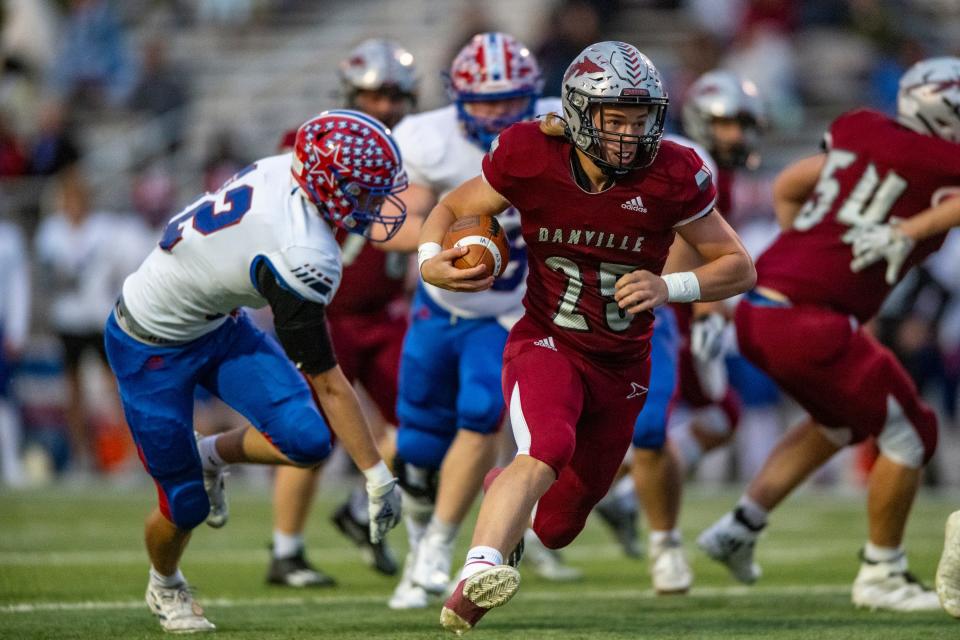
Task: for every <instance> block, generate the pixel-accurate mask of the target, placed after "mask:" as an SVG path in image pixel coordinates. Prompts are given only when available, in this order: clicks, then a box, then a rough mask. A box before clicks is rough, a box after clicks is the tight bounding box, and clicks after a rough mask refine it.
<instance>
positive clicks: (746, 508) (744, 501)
mask: <svg viewBox="0 0 960 640" xmlns="http://www.w3.org/2000/svg"><path fill="white" fill-rule="evenodd" d="M768 514H769V512H768V511H767V510H766V509H764V508H763V507H762V506H760V505H759V504H757V503H756V502H754V500H753V499H752V498H750V496H748V495H747V494H743V495H742V496H740V499H739V500H737V508H736V509H735V510H734V518H735V519H737V520H740V521H741V522H742V523H743V524H745V525H747V528H748V529H750V530H751V531H756V532H759V531H760V530H761V529H763V528H764V527H765V526H767V515H768ZM738 515H739V517H738Z"/></svg>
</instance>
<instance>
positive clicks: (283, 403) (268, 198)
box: [106, 110, 406, 633]
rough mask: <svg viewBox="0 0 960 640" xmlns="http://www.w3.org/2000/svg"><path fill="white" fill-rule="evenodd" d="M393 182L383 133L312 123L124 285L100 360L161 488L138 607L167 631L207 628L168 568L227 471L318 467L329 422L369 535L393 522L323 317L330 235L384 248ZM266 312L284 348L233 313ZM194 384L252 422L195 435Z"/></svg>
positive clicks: (379, 468)
mask: <svg viewBox="0 0 960 640" xmlns="http://www.w3.org/2000/svg"><path fill="white" fill-rule="evenodd" d="M291 173H292V175H291ZM405 184H406V177H405V175H404V173H403V168H402V164H401V160H400V152H399V150H398V149H397V147H396V145H395V144H394V142H393V140H392V139H391V138H390V134H389V132H388V130H387V129H386V128H385V127H384V126H383V125H382V124H381V123H380V122H378V121H377V120H374V119H373V118H370V117H368V116H366V115H363V114H361V113H359V112H355V111H348V110H336V111H326V112H323V113H321V114H320V115H318V116H316V117H315V118H313V119H311V120H309V121H307V122H306V123H304V124H303V125H302V126H301V127H300V129H299V130H298V132H297V137H296V142H295V144H294V151H293V153H292V154H284V155H279V156H274V157H271V158H265V159H263V160H260V161H258V162H256V163H254V164H252V165H250V166H249V167H247V168H246V169H244V170H243V171H241V172H239V173H238V174H237V175H236V176H234V177H233V178H231V179H230V180H228V181H227V182H226V183H225V184H224V185H223V187H221V188H220V190H218V191H217V192H215V193H212V194H205V195H204V196H202V197H201V198H200V199H199V200H197V201H196V202H194V203H193V204H191V205H190V206H189V207H188V208H187V209H186V210H185V211H184V212H183V213H181V214H179V215H177V216H175V217H174V218H173V219H172V220H171V221H170V223H169V224H168V225H167V227H166V229H165V230H164V233H163V237H162V238H161V240H160V243H159V246H158V247H157V248H155V249H154V250H153V252H152V253H151V254H150V255H149V256H148V257H147V259H146V260H145V261H144V263H143V264H142V265H141V266H140V268H139V269H138V270H137V271H136V272H135V273H134V274H132V275H131V276H130V277H128V278H127V280H126V281H125V282H124V285H123V294H122V296H121V297H120V299H119V300H118V302H117V304H116V307H115V309H114V312H113V313H112V314H111V315H110V318H109V319H108V320H107V326H106V350H107V356H108V358H109V360H110V366H111V367H112V368H113V371H114V373H115V375H116V378H117V382H118V385H119V388H120V394H121V398H122V401H123V406H124V411H125V413H126V416H127V422H128V424H129V426H130V430H131V432H132V434H133V437H134V440H135V442H136V444H137V447H138V449H139V451H140V454H141V458H142V460H143V462H144V466H145V467H146V468H147V471H148V472H149V473H150V475H151V476H152V477H153V479H154V481H155V482H156V485H157V493H158V497H159V506H158V508H156V509H155V510H154V511H153V513H152V514H151V515H150V517H149V518H148V520H147V525H146V546H147V553H148V555H149V557H150V561H151V565H152V566H151V568H150V578H149V582H148V586H147V593H146V600H147V604H148V606H149V608H150V610H151V611H152V612H153V613H154V614H155V615H156V616H157V617H158V618H159V620H160V624H161V626H163V628H164V629H165V630H166V631H171V632H181V633H182V632H194V631H209V630H212V629H214V625H213V624H211V623H210V622H209V621H208V620H207V619H206V618H205V617H204V615H203V610H202V609H201V608H200V607H199V606H198V605H197V603H196V602H194V600H193V596H192V593H191V591H190V589H189V586H188V585H187V582H186V580H185V579H184V577H183V574H182V573H181V572H180V569H179V564H180V558H181V556H182V555H183V552H184V550H185V548H186V546H187V542H188V541H189V539H190V533H191V530H192V529H193V528H194V527H196V526H197V525H199V524H200V523H201V522H203V521H204V520H205V519H206V520H207V523H208V524H210V525H211V526H214V527H220V526H223V525H224V524H225V523H226V520H227V515H228V513H227V504H226V500H225V496H224V488H223V469H224V466H225V465H226V464H230V463H239V462H253V463H261V464H287V465H291V464H292V465H298V466H314V465H316V464H318V463H319V462H321V461H322V460H323V459H325V458H326V457H327V455H329V453H330V448H331V444H330V440H331V438H330V432H329V430H328V428H327V420H328V421H329V425H330V427H331V428H332V429H333V430H334V431H335V432H336V434H337V437H338V439H339V441H340V443H341V444H342V445H343V446H344V448H345V449H346V451H347V452H348V453H349V454H350V456H351V457H352V458H353V460H354V461H355V462H356V464H357V466H358V467H359V468H360V469H361V470H363V473H364V475H365V476H366V479H367V492H368V494H369V512H370V537H371V539H372V540H373V541H374V542H376V541H378V540H380V539H381V538H382V537H383V535H384V534H385V533H386V532H387V531H388V530H389V529H390V528H392V527H393V526H394V525H395V524H396V523H397V522H398V521H399V516H400V497H399V492H398V491H397V490H396V488H395V485H396V480H395V479H394V478H393V476H392V474H391V473H390V471H389V470H388V468H387V466H386V465H385V464H384V463H383V461H382V460H381V459H380V455H379V453H378V452H377V448H376V445H375V444H374V441H373V438H372V436H371V434H370V429H369V427H368V425H367V423H366V420H365V419H364V416H363V413H362V411H361V409H360V405H359V402H358V400H357V396H356V394H355V393H354V390H353V387H352V386H351V385H350V383H349V382H348V381H347V380H346V378H345V377H344V375H343V373H342V371H341V369H340V367H339V366H338V365H337V361H336V356H335V355H334V353H333V348H332V346H331V344H330V337H329V334H328V332H327V325H326V317H325V307H326V305H327V304H329V303H330V301H331V300H332V298H333V295H334V293H335V292H336V290H337V287H338V285H339V281H340V276H341V263H340V248H339V246H338V245H337V242H336V240H335V238H334V228H341V229H345V230H347V231H351V232H354V233H361V234H364V235H365V236H367V237H369V238H370V239H372V240H385V239H388V238H389V237H390V236H392V235H393V233H394V232H395V231H396V230H397V229H398V228H399V226H400V225H401V224H402V222H403V219H404V211H403V208H402V205H399V212H398V213H397V214H396V215H391V216H384V215H382V214H381V213H380V209H381V206H382V204H383V202H384V201H385V200H386V199H392V198H393V197H394V194H395V193H397V192H399V191H401V190H402V189H403V188H404V187H405ZM267 304H269V305H270V308H271V310H272V311H273V315H274V326H275V328H276V332H277V337H278V338H279V341H280V344H281V345H283V346H282V348H281V346H280V345H278V344H277V343H276V342H275V341H274V340H273V339H272V338H270V337H268V336H267V335H266V334H264V333H263V332H262V331H260V330H259V329H257V328H255V327H254V326H253V324H252V323H251V321H250V320H249V319H248V317H247V316H246V314H245V313H244V312H242V311H239V308H240V307H244V306H247V307H253V308H260V307H263V306H265V305H267ZM298 369H299V371H298ZM308 382H309V384H310V385H312V387H313V391H314V392H315V393H316V396H317V398H318V400H319V403H320V407H321V408H322V409H323V411H324V414H325V416H326V420H325V419H324V417H322V416H321V414H320V412H319V410H318V407H317V405H316V403H315V402H314V399H313V396H312V395H311V389H310V387H309V386H308ZM197 385H200V386H202V387H203V388H204V389H206V390H207V391H209V392H210V393H211V394H213V395H214V396H216V397H218V398H220V399H221V400H223V401H224V402H226V403H227V404H228V405H230V406H231V407H233V408H234V409H236V410H237V411H239V412H240V413H241V414H243V416H244V417H245V418H247V420H249V421H250V423H251V424H252V425H253V426H252V427H251V426H244V427H240V428H237V429H235V430H232V431H228V432H226V433H222V434H219V435H214V436H208V437H206V438H202V439H200V438H196V439H195V437H194V431H193V420H192V419H193V394H194V390H195V388H196V387H197ZM208 515H209V517H208Z"/></svg>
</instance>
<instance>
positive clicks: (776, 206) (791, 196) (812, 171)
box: [773, 153, 827, 230]
mask: <svg viewBox="0 0 960 640" xmlns="http://www.w3.org/2000/svg"><path fill="white" fill-rule="evenodd" d="M826 161H827V154H825V153H820V154H817V155H815V156H811V157H809V158H803V159H802V160H797V161H796V162H794V163H793V164H790V165H788V166H787V167H786V168H785V169H784V170H783V171H781V172H780V174H779V175H778V176H777V178H776V180H774V182H773V212H774V213H775V214H776V216H777V222H778V223H779V224H780V228H781V229H783V230H787V229H790V228H791V227H793V220H794V219H795V218H796V217H797V213H799V212H800V208H801V207H803V203H804V202H806V201H807V198H808V197H809V196H810V194H811V193H812V192H813V188H814V187H815V186H816V184H817V180H818V179H819V178H820V171H821V170H822V169H823V165H824V163H826Z"/></svg>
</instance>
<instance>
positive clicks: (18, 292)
mask: <svg viewBox="0 0 960 640" xmlns="http://www.w3.org/2000/svg"><path fill="white" fill-rule="evenodd" d="M29 266H30V265H29V263H28V262H27V254H26V250H25V249H24V241H23V233H22V232H21V231H20V228H19V227H18V226H17V225H15V224H13V223H11V222H6V221H3V222H0V343H2V349H0V479H2V480H3V482H4V483H5V484H7V485H11V486H17V485H20V484H23V482H24V480H25V478H24V475H23V471H22V469H21V465H20V441H21V423H20V410H19V407H18V406H17V404H16V402H15V401H14V398H13V396H12V395H11V389H10V379H11V377H12V373H13V369H14V368H15V367H16V364H17V361H18V360H19V359H20V354H21V353H22V352H23V348H24V345H25V344H26V341H27V334H28V330H29V316H30V275H29V271H30V269H29Z"/></svg>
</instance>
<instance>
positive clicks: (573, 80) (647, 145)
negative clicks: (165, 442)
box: [560, 41, 669, 175]
mask: <svg viewBox="0 0 960 640" xmlns="http://www.w3.org/2000/svg"><path fill="white" fill-rule="evenodd" d="M560 100H561V102H562V104H563V115H564V117H565V118H566V121H567V126H568V127H569V129H570V135H571V138H572V140H573V143H574V144H575V145H576V146H577V147H578V148H579V149H580V150H581V151H583V152H584V153H585V154H587V155H588V156H590V158H591V159H593V161H594V162H595V163H597V165H599V166H600V167H601V168H603V169H604V170H607V171H610V172H612V173H614V174H616V175H623V174H625V173H626V172H628V171H630V170H632V169H637V168H640V167H645V166H647V165H649V164H650V163H651V162H653V159H654V158H655V157H656V155H657V150H658V149H659V148H660V139H661V138H662V137H663V121H664V118H665V117H666V115H667V104H668V102H669V100H668V98H667V91H666V89H664V87H663V82H661V80H660V73H659V72H658V71H657V68H656V67H655V66H653V63H652V62H650V59H649V58H647V56H645V55H643V54H642V53H640V51H639V50H638V49H637V48H636V47H635V46H633V45H632V44H627V43H626V42H616V41H608V42H598V43H596V44H592V45H590V46H589V47H587V48H586V49H584V50H583V51H581V52H580V54H579V55H577V57H576V58H574V60H573V62H572V63H571V64H570V66H569V67H567V71H566V73H564V75H563V93H562V95H561V96H560ZM605 105H617V106H631V105H645V106H647V107H649V109H650V111H649V114H648V116H647V120H646V130H645V131H644V133H643V134H641V135H631V134H624V133H615V132H611V131H606V130H604V128H603V121H604V118H603V117H602V110H603V108H604V106H605ZM594 109H600V110H601V117H600V126H599V127H597V126H595V125H594V119H593V114H594ZM608 142H615V143H616V142H619V144H620V145H621V149H623V148H624V147H625V146H631V145H636V148H637V151H636V153H634V154H632V159H631V160H630V161H629V162H628V163H627V164H624V163H623V162H622V161H617V162H616V163H614V162H611V161H610V160H608V159H607V157H606V156H605V154H604V153H603V148H604V146H605V144H606V143H608Z"/></svg>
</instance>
